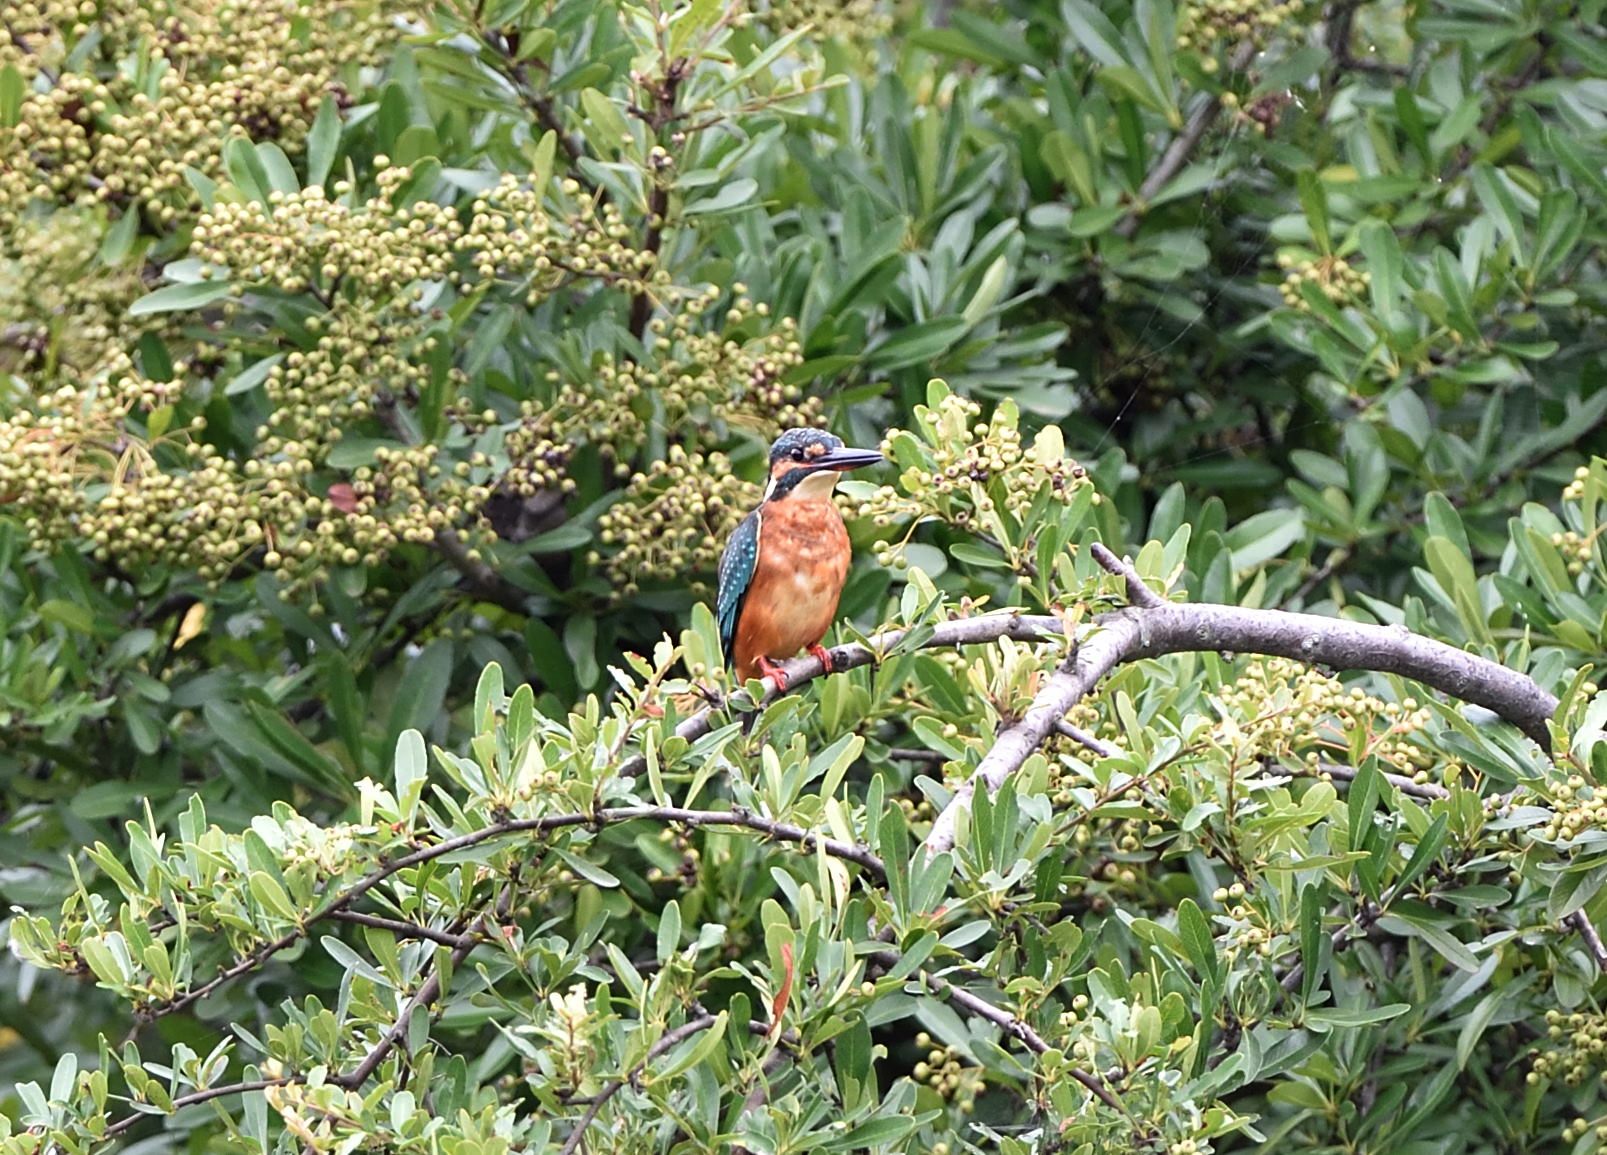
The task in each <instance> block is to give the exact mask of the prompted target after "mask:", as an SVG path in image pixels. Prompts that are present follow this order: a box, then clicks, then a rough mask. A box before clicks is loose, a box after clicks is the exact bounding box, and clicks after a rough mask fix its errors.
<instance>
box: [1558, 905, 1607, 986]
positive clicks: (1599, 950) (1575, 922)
mask: <svg viewBox="0 0 1607 1155" xmlns="http://www.w3.org/2000/svg"><path fill="white" fill-rule="evenodd" d="M1564 921H1565V922H1567V923H1568V925H1570V926H1572V927H1573V928H1574V929H1575V930H1576V931H1578V932H1579V937H1580V938H1582V939H1584V940H1585V948H1586V949H1587V950H1589V951H1590V957H1591V958H1593V959H1595V960H1596V969H1597V970H1599V971H1601V972H1602V973H1604V974H1607V944H1603V943H1602V941H1601V934H1600V933H1599V932H1598V931H1597V930H1596V924H1595V923H1593V922H1591V921H1590V916H1589V915H1588V914H1586V913H1585V912H1584V911H1582V910H1576V911H1574V912H1573V913H1572V914H1570V915H1569V916H1568V917H1567V918H1566V919H1565V920H1564Z"/></svg>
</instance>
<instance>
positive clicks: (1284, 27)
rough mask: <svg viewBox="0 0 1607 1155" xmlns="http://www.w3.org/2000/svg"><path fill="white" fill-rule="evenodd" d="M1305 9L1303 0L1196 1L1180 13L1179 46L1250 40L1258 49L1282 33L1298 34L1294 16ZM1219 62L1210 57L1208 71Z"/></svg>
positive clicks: (1203, 48) (1208, 47)
mask: <svg viewBox="0 0 1607 1155" xmlns="http://www.w3.org/2000/svg"><path fill="white" fill-rule="evenodd" d="M1304 10H1305V2H1304V0H1283V3H1272V4H1265V3H1262V2H1261V0H1196V2H1194V3H1189V4H1185V5H1184V6H1183V10H1182V11H1181V12H1179V13H1178V16H1177V46H1178V47H1179V48H1181V49H1183V50H1185V51H1188V50H1193V51H1195V52H1200V53H1209V52H1212V51H1214V50H1215V49H1216V48H1217V47H1218V46H1220V45H1229V46H1232V45H1238V44H1245V43H1250V44H1254V45H1256V46H1257V47H1258V48H1259V47H1261V46H1263V45H1265V44H1267V43H1268V42H1269V41H1270V40H1272V38H1273V37H1275V36H1277V35H1279V34H1280V33H1282V34H1285V35H1288V34H1290V33H1291V32H1294V33H1296V34H1298V32H1299V28H1298V26H1295V25H1293V24H1292V20H1293V18H1294V17H1296V16H1299V15H1300V13H1301V12H1303V11H1304ZM1215 63H1216V61H1215V59H1214V58H1212V57H1207V58H1206V61H1205V62H1204V64H1205V70H1206V71H1207V72H1215V71H1216V68H1215V67H1214V65H1215Z"/></svg>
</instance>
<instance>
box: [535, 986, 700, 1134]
mask: <svg viewBox="0 0 1607 1155" xmlns="http://www.w3.org/2000/svg"><path fill="white" fill-rule="evenodd" d="M717 1021H718V1019H717V1018H716V1016H714V1015H700V1016H699V1017H698V1018H695V1019H691V1020H689V1021H688V1022H685V1023H682V1024H681V1025H680V1026H678V1027H676V1028H675V1029H674V1030H673V1031H668V1032H666V1033H665V1034H664V1035H663V1036H662V1037H660V1039H659V1040H658V1042H656V1043H654V1044H653V1045H652V1046H651V1047H649V1048H648V1049H647V1055H646V1057H645V1058H643V1059H642V1061H641V1062H640V1063H637V1064H636V1065H635V1066H634V1067H632V1068H631V1070H630V1074H629V1075H627V1076H626V1077H625V1078H624V1079H610V1080H609V1081H608V1083H607V1085H606V1086H604V1087H603V1089H602V1090H601V1091H599V1092H598V1094H597V1098H595V1099H593V1100H592V1104H591V1106H590V1107H587V1108H586V1113H585V1114H584V1115H582V1116H581V1117H580V1121H579V1122H577V1123H576V1124H575V1129H574V1130H573V1131H571V1132H570V1133H569V1138H568V1139H566V1140H564V1145H563V1146H562V1147H561V1148H559V1149H558V1155H574V1152H575V1151H577V1150H578V1149H579V1148H580V1144H581V1142H582V1141H583V1140H584V1139H585V1138H586V1128H588V1127H590V1126H591V1125H592V1121H593V1120H594V1119H596V1118H597V1115H598V1112H600V1111H601V1110H602V1109H603V1107H604V1106H606V1105H607V1103H608V1101H609V1100H610V1099H612V1098H613V1097H614V1096H615V1095H617V1094H619V1092H620V1091H621V1090H622V1089H623V1088H624V1086H625V1084H626V1082H627V1081H628V1082H632V1083H634V1082H635V1081H636V1080H637V1079H639V1078H640V1077H641V1074H642V1072H643V1071H645V1070H647V1065H648V1064H649V1063H651V1062H652V1061H653V1060H654V1059H656V1058H658V1057H659V1056H660V1055H662V1054H663V1053H664V1052H665V1051H668V1050H671V1049H673V1048H675V1047H677V1046H679V1045H680V1044H681V1043H683V1042H685V1041H686V1040H687V1039H690V1038H691V1037H692V1036H693V1035H695V1034H697V1033H698V1032H699V1031H706V1030H708V1029H709V1028H710V1027H712V1026H713V1025H714V1024H715V1023H716V1022H717Z"/></svg>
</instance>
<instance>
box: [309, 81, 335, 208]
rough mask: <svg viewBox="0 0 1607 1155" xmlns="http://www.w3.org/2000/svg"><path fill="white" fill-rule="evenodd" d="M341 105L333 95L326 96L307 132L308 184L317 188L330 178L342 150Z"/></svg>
mask: <svg viewBox="0 0 1607 1155" xmlns="http://www.w3.org/2000/svg"><path fill="white" fill-rule="evenodd" d="M340 128H341V125H340V107H339V106H338V105H337V104H336V103H335V99H334V97H332V96H326V97H324V102H323V103H322V104H320V105H319V106H318V115H317V116H315V117H313V121H312V128H311V129H310V130H309V131H308V133H307V185H308V187H309V188H317V187H318V186H320V185H322V184H323V183H324V182H325V181H327V180H328V179H329V174H330V173H331V172H332V171H333V170H334V167H335V158H336V156H337V155H339V152H340Z"/></svg>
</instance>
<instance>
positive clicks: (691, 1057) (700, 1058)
mask: <svg viewBox="0 0 1607 1155" xmlns="http://www.w3.org/2000/svg"><path fill="white" fill-rule="evenodd" d="M725 1022H726V1012H725V1011H721V1012H720V1013H719V1014H718V1015H716V1016H715V1017H714V1022H713V1023H711V1024H710V1025H709V1026H708V1027H707V1028H706V1029H705V1030H702V1031H699V1032H698V1033H697V1034H696V1035H695V1036H694V1037H693V1038H692V1040H690V1042H689V1043H685V1044H682V1046H681V1047H680V1048H679V1053H677V1052H673V1051H672V1052H671V1054H672V1055H673V1056H674V1057H673V1058H672V1059H671V1060H670V1062H669V1064H668V1065H667V1066H665V1067H664V1068H663V1069H662V1070H658V1071H653V1072H652V1073H651V1074H650V1075H649V1076H648V1077H647V1080H646V1081H648V1082H649V1083H652V1082H667V1081H669V1080H670V1079H673V1078H675V1077H676V1076H677V1075H679V1074H681V1073H682V1072H683V1071H690V1070H691V1069H692V1068H693V1067H696V1066H698V1065H700V1064H702V1063H704V1062H707V1061H708V1060H709V1059H710V1058H711V1057H713V1055H714V1053H715V1051H716V1050H718V1049H719V1048H720V1047H721V1046H722V1045H723V1044H724V1042H725Z"/></svg>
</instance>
